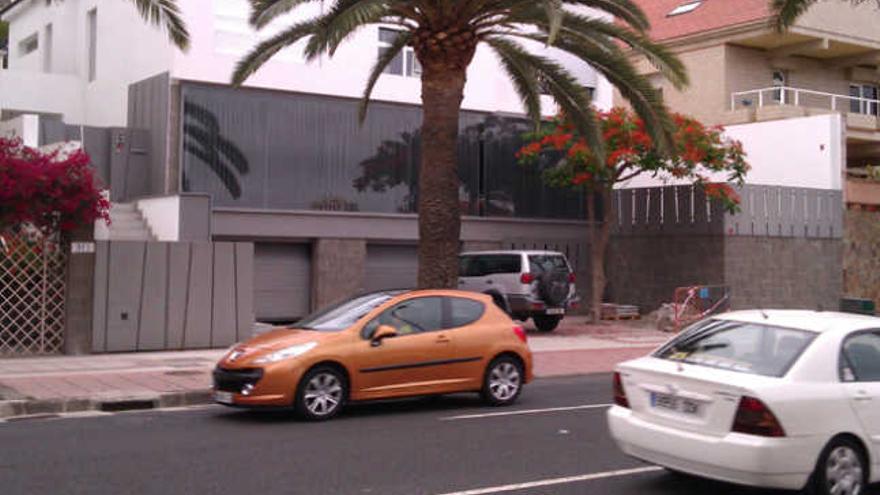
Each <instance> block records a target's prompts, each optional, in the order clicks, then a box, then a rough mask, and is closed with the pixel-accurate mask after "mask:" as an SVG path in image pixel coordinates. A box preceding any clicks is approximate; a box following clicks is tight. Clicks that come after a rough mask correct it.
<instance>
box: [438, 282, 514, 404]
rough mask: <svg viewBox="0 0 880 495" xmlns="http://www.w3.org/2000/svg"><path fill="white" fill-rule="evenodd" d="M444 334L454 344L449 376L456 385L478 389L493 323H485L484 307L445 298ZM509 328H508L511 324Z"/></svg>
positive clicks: (482, 304) (463, 300)
mask: <svg viewBox="0 0 880 495" xmlns="http://www.w3.org/2000/svg"><path fill="white" fill-rule="evenodd" d="M444 300H445V301H444V302H445V303H446V308H445V309H446V315H447V317H446V321H445V324H446V326H447V327H449V328H448V330H446V332H447V333H448V335H449V336H450V337H452V339H453V340H454V341H455V352H456V358H455V362H454V363H452V364H451V365H450V373H451V374H452V377H453V378H454V379H457V380H459V386H460V387H462V386H465V385H467V386H471V385H473V386H477V387H479V386H481V383H482V380H483V372H484V371H485V367H486V364H487V363H486V362H485V361H486V359H487V358H488V352H489V348H490V347H491V345H492V343H493V342H492V339H493V335H492V332H493V330H494V329H493V328H492V325H493V322H490V321H486V320H485V319H484V318H483V317H484V315H485V314H486V304H485V303H483V302H482V301H477V300H474V299H470V298H466V297H445V298H444ZM511 327H512V325H511Z"/></svg>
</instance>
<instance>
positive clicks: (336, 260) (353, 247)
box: [311, 239, 367, 308]
mask: <svg viewBox="0 0 880 495" xmlns="http://www.w3.org/2000/svg"><path fill="white" fill-rule="evenodd" d="M366 261H367V243H366V241H364V240H363V239H318V240H316V241H315V243H314V244H313V245H312V298H311V302H312V307H313V308H323V307H325V306H327V305H330V304H332V303H334V302H336V301H339V300H341V299H343V298H345V297H348V296H351V295H353V294H355V293H357V292H360V291H361V288H362V287H364V269H365V266H366Z"/></svg>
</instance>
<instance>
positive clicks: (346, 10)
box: [303, 0, 389, 60]
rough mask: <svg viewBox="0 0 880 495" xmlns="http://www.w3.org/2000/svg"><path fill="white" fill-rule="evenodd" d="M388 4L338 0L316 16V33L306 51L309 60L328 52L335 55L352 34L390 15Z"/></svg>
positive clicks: (364, 0) (383, 0)
mask: <svg viewBox="0 0 880 495" xmlns="http://www.w3.org/2000/svg"><path fill="white" fill-rule="evenodd" d="M388 3H389V2H388V1H387V0H360V1H348V2H346V1H341V2H337V3H336V5H335V6H334V7H333V9H331V10H330V12H328V13H327V14H325V15H323V16H320V17H319V18H317V19H315V33H314V36H312V37H311V38H310V39H309V43H308V44H307V45H306V47H305V49H304V51H303V53H304V54H305V56H306V60H314V59H315V58H317V57H318V56H319V55H321V54H322V53H325V52H326V53H328V54H330V56H333V54H334V53H335V52H336V49H337V48H338V47H339V45H340V44H341V43H342V42H343V41H345V39H346V38H348V36H350V35H351V34H352V33H354V32H355V31H357V30H358V29H360V28H361V27H364V26H366V25H369V24H374V23H377V22H379V21H381V20H382V19H383V18H384V17H387V14H388Z"/></svg>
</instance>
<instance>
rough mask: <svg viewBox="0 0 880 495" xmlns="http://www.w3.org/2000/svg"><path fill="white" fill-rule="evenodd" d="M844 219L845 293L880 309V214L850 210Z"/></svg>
mask: <svg viewBox="0 0 880 495" xmlns="http://www.w3.org/2000/svg"><path fill="white" fill-rule="evenodd" d="M844 218H845V221H844V223H845V232H846V234H845V236H844V246H845V248H844V254H843V260H844V261H843V266H844V277H843V280H844V287H843V289H844V293H845V294H846V295H847V296H852V297H864V298H868V299H873V300H874V302H875V303H876V304H877V307H878V308H880V212H877V211H868V210H857V209H853V208H850V209H849V210H847V211H846V213H845V216H844Z"/></svg>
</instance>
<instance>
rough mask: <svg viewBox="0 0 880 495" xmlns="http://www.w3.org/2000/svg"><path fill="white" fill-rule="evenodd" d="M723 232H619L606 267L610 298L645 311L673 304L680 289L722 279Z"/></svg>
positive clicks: (611, 246)
mask: <svg viewBox="0 0 880 495" xmlns="http://www.w3.org/2000/svg"><path fill="white" fill-rule="evenodd" d="M724 246H725V238H724V237H723V236H711V235H705V236H674V235H672V236H617V237H614V238H613V239H612V240H611V243H610V245H609V249H608V253H607V261H606V266H607V267H608V268H607V271H608V286H607V288H606V291H605V292H606V300H607V301H611V302H615V303H618V304H635V305H637V306H639V308H640V310H641V312H642V314H646V313H649V312H651V311H654V310H655V309H657V308H658V307H660V304H661V303H664V302H671V301H672V297H673V293H674V292H675V289H676V288H677V287H683V286H689V285H716V284H722V283H724V256H725V249H724Z"/></svg>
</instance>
